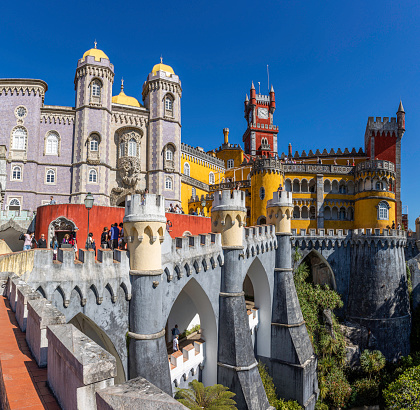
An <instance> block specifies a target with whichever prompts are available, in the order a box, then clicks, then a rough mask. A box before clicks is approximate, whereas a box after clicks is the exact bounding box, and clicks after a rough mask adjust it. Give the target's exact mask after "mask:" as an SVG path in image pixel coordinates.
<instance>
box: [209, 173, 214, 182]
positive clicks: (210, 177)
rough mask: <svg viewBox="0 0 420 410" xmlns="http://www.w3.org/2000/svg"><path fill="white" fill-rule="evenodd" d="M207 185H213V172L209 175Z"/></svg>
mask: <svg viewBox="0 0 420 410" xmlns="http://www.w3.org/2000/svg"><path fill="white" fill-rule="evenodd" d="M209 184H214V174H213V172H210V173H209Z"/></svg>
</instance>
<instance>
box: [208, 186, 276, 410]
mask: <svg viewBox="0 0 420 410" xmlns="http://www.w3.org/2000/svg"><path fill="white" fill-rule="evenodd" d="M211 217H212V229H213V231H215V232H220V233H221V236H222V246H223V251H224V265H223V268H222V282H221V288H220V296H219V343H218V362H217V381H218V383H221V384H223V385H224V386H227V387H229V389H230V390H231V391H232V392H234V393H235V394H236V396H235V397H234V400H235V401H236V405H237V407H238V408H239V409H252V410H254V409H255V410H263V409H268V408H270V404H269V403H268V399H267V395H266V394H265V390H264V386H263V384H262V381H261V377H260V374H259V371H258V367H257V366H258V364H257V361H256V359H255V355H254V349H253V346H252V339H251V331H250V329H249V320H248V317H247V314H246V306H245V296H244V292H243V277H244V275H243V272H242V265H243V264H241V263H240V261H241V258H243V257H244V255H243V234H244V232H243V231H244V229H243V226H244V220H245V218H246V208H245V195H244V193H243V192H241V191H233V192H232V193H231V192H230V191H227V190H226V191H222V192H221V193H220V192H216V194H215V198H214V202H213V208H212V210H211Z"/></svg>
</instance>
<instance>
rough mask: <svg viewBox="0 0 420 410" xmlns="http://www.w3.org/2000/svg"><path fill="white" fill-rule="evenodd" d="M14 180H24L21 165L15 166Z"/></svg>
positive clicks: (13, 170)
mask: <svg viewBox="0 0 420 410" xmlns="http://www.w3.org/2000/svg"><path fill="white" fill-rule="evenodd" d="M12 180H13V181H21V180H22V168H21V167H20V166H19V165H15V166H14V167H13V169H12Z"/></svg>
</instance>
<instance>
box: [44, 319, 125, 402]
mask: <svg viewBox="0 0 420 410" xmlns="http://www.w3.org/2000/svg"><path fill="white" fill-rule="evenodd" d="M47 339H48V345H49V347H48V384H49V386H50V388H51V390H52V391H53V392H54V395H55V397H56V398H57V400H58V402H59V403H60V406H61V408H63V409H64V410H67V409H80V410H94V409H96V397H95V393H96V391H97V390H99V389H103V388H105V387H109V386H113V385H114V377H115V376H116V375H117V368H116V361H115V358H114V357H113V356H112V355H111V354H110V353H108V352H107V351H106V350H104V349H102V348H101V347H100V346H99V345H97V344H96V343H95V342H94V341H93V340H91V339H89V338H88V337H87V336H86V335H84V334H83V333H82V332H80V331H79V330H77V329H76V328H75V327H74V326H73V325H51V326H48V328H47Z"/></svg>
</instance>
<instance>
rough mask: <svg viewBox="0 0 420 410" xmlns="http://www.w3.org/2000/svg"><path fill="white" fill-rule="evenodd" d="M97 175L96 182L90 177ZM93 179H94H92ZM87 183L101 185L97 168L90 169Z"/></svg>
mask: <svg viewBox="0 0 420 410" xmlns="http://www.w3.org/2000/svg"><path fill="white" fill-rule="evenodd" d="M91 175H95V178H94V179H95V180H94V181H93V180H92V181H91V179H90V176H91ZM92 179H93V178H92ZM87 183H88V184H98V183H99V176H98V170H97V169H95V168H89V170H88V175H87Z"/></svg>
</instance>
